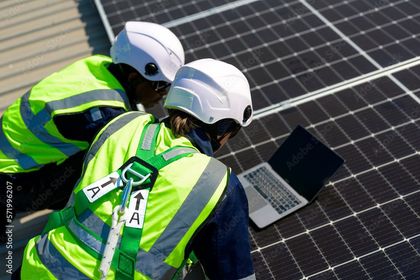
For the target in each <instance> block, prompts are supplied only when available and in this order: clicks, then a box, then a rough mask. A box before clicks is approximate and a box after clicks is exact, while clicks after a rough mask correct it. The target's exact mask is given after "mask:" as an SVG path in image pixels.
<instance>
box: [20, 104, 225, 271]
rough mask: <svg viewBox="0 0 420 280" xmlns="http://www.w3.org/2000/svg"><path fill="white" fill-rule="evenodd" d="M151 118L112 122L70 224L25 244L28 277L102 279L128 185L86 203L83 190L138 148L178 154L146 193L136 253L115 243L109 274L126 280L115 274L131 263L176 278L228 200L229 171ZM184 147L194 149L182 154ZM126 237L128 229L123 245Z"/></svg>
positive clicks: (92, 157) (78, 191)
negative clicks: (216, 211)
mask: <svg viewBox="0 0 420 280" xmlns="http://www.w3.org/2000/svg"><path fill="white" fill-rule="evenodd" d="M153 122H154V118H153V116H151V115H141V113H139V112H129V113H125V114H122V115H121V116H118V117H117V118H115V119H114V120H112V121H111V122H110V123H109V124H108V125H107V126H106V127H105V128H104V129H103V130H102V131H101V132H100V134H98V136H97V137H96V139H95V141H94V143H93V144H92V146H91V148H90V150H89V151H88V153H87V156H86V158H85V163H84V172H83V175H82V177H81V179H80V181H79V183H78V185H77V186H76V188H75V190H74V191H73V198H74V200H73V206H72V207H70V208H68V209H67V210H64V211H66V214H64V215H63V216H66V218H65V219H64V220H65V222H64V223H63V225H61V226H57V227H55V228H54V229H52V230H49V231H47V232H44V233H43V234H42V235H40V236H37V237H35V238H33V239H31V240H30V241H29V243H28V244H27V246H26V248H25V252H24V256H23V263H22V270H21V276H22V279H27V278H31V277H36V278H37V279H71V278H73V279H99V277H100V274H99V267H100V264H101V258H102V255H103V252H104V248H105V243H106V241H107V236H108V233H109V231H110V226H111V221H112V218H111V215H112V211H113V209H115V207H116V206H117V205H119V204H120V203H121V196H122V192H123V191H122V190H121V189H118V188H117V189H115V190H114V191H112V192H109V193H107V194H106V195H104V196H103V197H101V198H99V199H98V200H96V201H94V202H92V203H88V204H85V205H83V201H85V202H86V200H83V197H84V194H83V189H84V188H85V187H86V186H89V185H91V184H92V183H95V182H98V180H99V179H101V178H104V177H106V176H107V175H109V174H111V173H113V172H114V171H116V170H118V169H119V168H120V167H121V166H122V165H123V164H124V163H125V162H127V160H129V159H130V158H131V157H133V156H134V155H136V154H137V149H138V148H141V149H143V150H146V151H147V150H150V149H152V148H155V153H156V154H157V155H158V156H160V155H162V156H161V160H162V161H164V160H167V161H170V160H172V159H174V158H176V157H177V156H178V158H176V159H175V160H174V161H172V162H171V163H169V164H167V165H165V166H164V167H163V168H160V169H159V172H158V176H157V177H156V181H155V183H154V185H153V187H152V189H151V191H150V192H149V194H148V200H147V206H146V211H145V219H144V223H143V228H142V234H141V239H140V241H138V243H137V244H136V246H135V248H134V249H135V250H136V251H135V255H134V258H132V259H131V260H130V259H127V257H126V256H125V255H123V254H122V253H121V252H120V251H119V250H121V247H122V246H121V245H120V247H117V249H116V253H115V254H114V258H113V260H112V265H111V268H110V270H109V273H108V274H107V278H106V279H115V278H116V279H122V278H119V277H116V275H120V274H118V273H119V272H120V271H121V270H124V269H125V271H127V270H128V271H130V269H127V268H129V267H132V271H133V272H132V276H131V279H171V278H172V277H173V275H174V273H175V272H176V270H177V269H179V268H180V267H181V266H182V264H183V261H184V259H186V258H187V257H188V256H187V255H186V252H185V250H186V248H187V246H188V244H189V243H190V242H191V241H192V238H193V237H194V235H195V234H196V233H197V232H198V231H199V229H200V228H201V226H202V225H203V224H204V223H205V221H206V220H207V219H208V218H209V216H210V215H211V213H212V212H213V211H214V209H215V208H216V206H217V204H218V202H219V201H221V200H222V197H223V195H224V192H225V190H226V188H227V184H228V178H229V169H228V168H227V167H226V166H225V165H224V164H223V163H221V162H219V161H218V160H216V159H214V158H211V157H209V156H207V155H204V154H201V153H199V152H198V151H197V149H196V148H195V147H194V146H193V145H192V143H191V142H190V141H189V140H188V139H187V138H185V137H175V136H174V134H173V133H172V131H171V129H169V128H167V127H166V126H165V124H164V123H153ZM192 151H193V152H192ZM183 153H188V154H187V155H185V154H184V156H182V157H179V156H180V155H181V154H183ZM146 161H147V160H146ZM127 232H128V231H127ZM125 236H126V227H124V228H123V229H122V236H121V239H120V241H121V242H120V243H121V244H122V243H123V242H124V238H125ZM122 257H124V258H122ZM130 261H131V262H132V263H131V264H130ZM127 279H130V278H127Z"/></svg>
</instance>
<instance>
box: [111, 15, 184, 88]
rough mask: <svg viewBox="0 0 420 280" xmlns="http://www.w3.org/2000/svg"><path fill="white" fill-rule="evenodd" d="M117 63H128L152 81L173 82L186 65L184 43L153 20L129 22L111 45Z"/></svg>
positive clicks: (113, 57) (112, 54)
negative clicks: (180, 69)
mask: <svg viewBox="0 0 420 280" xmlns="http://www.w3.org/2000/svg"><path fill="white" fill-rule="evenodd" d="M111 57H112V61H113V62H114V63H125V64H128V65H130V66H131V67H133V68H134V69H136V70H137V71H138V72H139V73H140V74H141V75H142V76H143V77H144V78H146V79H147V80H150V81H165V82H168V83H172V81H173V80H174V77H175V74H176V72H177V71H178V69H179V68H180V67H181V66H182V65H184V62H185V55H184V49H183V48H182V45H181V42H180V41H179V39H178V38H177V37H176V35H175V34H174V33H172V31H170V30H169V29H168V28H166V27H164V26H162V25H159V24H156V23H151V22H141V21H128V22H127V23H126V24H125V27H124V29H123V30H122V31H121V32H120V33H119V34H118V35H117V37H116V38H115V41H114V44H113V45H112V47H111Z"/></svg>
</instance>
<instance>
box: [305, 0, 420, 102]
mask: <svg viewBox="0 0 420 280" xmlns="http://www.w3.org/2000/svg"><path fill="white" fill-rule="evenodd" d="M303 1H304V0H303ZM309 6H310V5H309ZM392 6H393V7H396V5H394V4H393V5H392ZM313 12H314V13H315V14H317V15H319V16H321V17H322V18H323V19H324V20H325V21H324V22H325V23H326V24H327V25H331V26H333V23H330V22H329V21H328V19H326V18H325V17H323V16H322V15H321V14H320V13H319V12H317V11H316V10H313ZM388 19H389V18H388ZM367 20H368V21H369V18H368V19H367ZM395 23H397V21H391V23H390V24H395ZM350 24H352V25H354V24H353V23H351V22H350ZM355 28H357V27H355ZM334 30H338V29H337V28H335V29H334ZM339 33H340V36H346V35H345V34H344V33H342V32H341V31H339ZM389 36H390V35H389ZM349 40H350V39H349ZM390 44H392V43H390ZM353 47H355V48H357V49H358V50H359V52H361V53H364V54H365V57H366V58H368V59H369V61H371V62H372V61H375V60H374V59H373V58H371V57H370V56H369V55H368V54H367V53H366V52H364V51H363V50H362V49H361V48H360V47H359V46H358V45H357V44H356V43H354V42H353ZM403 47H404V46H403ZM374 64H375V66H380V65H379V64H378V63H376V61H375V63H374ZM380 67H381V68H382V66H380ZM390 78H391V79H392V80H393V81H394V82H395V83H397V84H398V85H399V86H400V87H401V88H402V89H404V90H406V91H407V93H408V94H409V95H410V96H411V97H412V98H413V99H414V100H416V101H417V102H418V103H420V98H418V97H417V96H416V95H414V94H412V93H411V91H410V90H408V89H407V87H405V86H404V85H403V84H402V83H401V82H399V81H398V80H397V79H394V77H393V76H390Z"/></svg>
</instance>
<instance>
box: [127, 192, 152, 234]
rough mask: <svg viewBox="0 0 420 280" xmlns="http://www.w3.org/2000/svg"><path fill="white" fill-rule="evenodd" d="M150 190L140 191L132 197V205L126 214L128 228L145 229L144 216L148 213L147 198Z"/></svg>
mask: <svg viewBox="0 0 420 280" xmlns="http://www.w3.org/2000/svg"><path fill="white" fill-rule="evenodd" d="M148 197H149V190H139V191H136V192H134V193H133V194H132V195H131V197H130V205H129V207H128V209H127V210H128V211H127V213H126V215H127V216H126V221H125V226H126V227H133V228H138V229H141V228H143V222H144V216H145V213H146V205H147V198H148Z"/></svg>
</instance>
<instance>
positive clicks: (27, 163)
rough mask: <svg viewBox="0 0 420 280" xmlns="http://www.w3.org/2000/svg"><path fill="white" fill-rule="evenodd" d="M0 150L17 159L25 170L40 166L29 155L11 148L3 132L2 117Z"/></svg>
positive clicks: (1, 119) (0, 119)
mask: <svg viewBox="0 0 420 280" xmlns="http://www.w3.org/2000/svg"><path fill="white" fill-rule="evenodd" d="M0 150H1V151H2V153H3V154H5V155H6V156H7V157H9V158H11V159H15V160H17V162H18V163H19V165H20V167H22V168H23V169H25V170H27V169H31V168H35V167H40V166H41V165H39V164H38V163H36V161H35V160H34V159H33V158H31V157H30V156H28V155H25V154H23V153H21V152H19V151H18V150H16V149H15V148H13V146H12V144H10V142H9V140H8V139H7V137H6V135H5V134H4V132H3V117H1V118H0Z"/></svg>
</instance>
